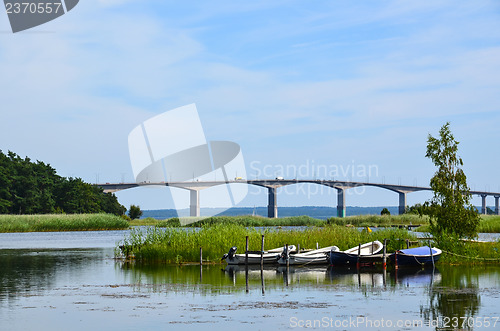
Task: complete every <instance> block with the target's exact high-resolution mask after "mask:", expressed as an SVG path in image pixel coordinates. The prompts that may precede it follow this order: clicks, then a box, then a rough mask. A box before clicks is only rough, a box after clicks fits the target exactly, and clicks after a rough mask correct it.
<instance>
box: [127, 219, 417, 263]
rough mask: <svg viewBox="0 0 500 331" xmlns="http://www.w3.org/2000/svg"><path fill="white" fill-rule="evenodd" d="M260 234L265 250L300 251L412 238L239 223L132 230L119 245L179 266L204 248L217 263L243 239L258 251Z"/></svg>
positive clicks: (393, 232) (145, 258) (392, 246)
mask: <svg viewBox="0 0 500 331" xmlns="http://www.w3.org/2000/svg"><path fill="white" fill-rule="evenodd" d="M262 235H264V236H265V249H270V248H276V247H281V246H284V245H285V244H290V245H300V247H301V248H315V247H316V244H318V245H319V246H320V247H327V246H333V245H335V246H338V247H339V248H340V249H341V250H345V249H348V248H351V247H355V246H357V245H358V244H359V243H365V242H369V241H373V240H380V241H383V240H384V239H386V238H387V239H390V241H389V243H388V249H389V250H396V249H399V248H401V247H402V242H401V241H398V240H397V239H404V238H409V239H411V240H415V237H414V236H413V235H412V234H411V233H408V231H406V230H400V229H385V230H379V231H374V232H372V233H368V232H366V231H359V230H357V229H352V228H347V227H343V226H335V225H333V226H325V227H311V228H307V229H304V230H290V229H285V228H283V229H279V228H269V229H255V228H246V227H245V226H243V225H239V224H214V225H204V226H203V227H202V228H201V229H182V228H164V229H162V228H159V227H155V228H149V229H147V230H146V231H141V230H140V229H133V230H132V231H131V233H130V236H129V237H127V238H125V239H124V240H123V242H121V243H120V244H119V247H120V250H121V252H122V253H124V254H125V255H134V256H135V258H136V260H138V261H142V262H164V263H182V262H195V261H199V249H200V246H201V247H202V248H203V258H204V260H208V261H211V262H219V261H220V257H221V256H222V255H223V254H224V253H227V251H228V250H229V248H230V247H232V246H237V247H238V252H239V253H242V252H244V250H245V237H246V236H248V237H249V249H250V250H260V249H261V239H262Z"/></svg>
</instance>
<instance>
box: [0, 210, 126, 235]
mask: <svg viewBox="0 0 500 331" xmlns="http://www.w3.org/2000/svg"><path fill="white" fill-rule="evenodd" d="M128 227H129V223H128V222H127V221H126V220H124V219H123V218H121V217H119V216H116V215H112V214H48V215H0V232H45V231H93V230H116V229H127V228H128Z"/></svg>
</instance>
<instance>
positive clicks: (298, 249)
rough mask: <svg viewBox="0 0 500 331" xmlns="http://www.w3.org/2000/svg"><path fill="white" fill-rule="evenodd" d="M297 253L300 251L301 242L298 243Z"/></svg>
mask: <svg viewBox="0 0 500 331" xmlns="http://www.w3.org/2000/svg"><path fill="white" fill-rule="evenodd" d="M297 253H300V244H297Z"/></svg>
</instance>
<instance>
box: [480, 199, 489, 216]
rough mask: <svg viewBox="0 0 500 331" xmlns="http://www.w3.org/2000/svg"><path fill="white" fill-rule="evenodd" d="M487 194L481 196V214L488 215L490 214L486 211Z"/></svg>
mask: <svg viewBox="0 0 500 331" xmlns="http://www.w3.org/2000/svg"><path fill="white" fill-rule="evenodd" d="M486 197H487V195H486V194H481V201H482V208H481V214H483V215H486V214H487V213H488V212H487V211H486Z"/></svg>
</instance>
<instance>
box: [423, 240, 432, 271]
mask: <svg viewBox="0 0 500 331" xmlns="http://www.w3.org/2000/svg"><path fill="white" fill-rule="evenodd" d="M428 243H429V251H430V253H431V261H432V268H434V255H433V254H432V246H431V241H430V240H429V241H428ZM424 265H425V263H424Z"/></svg>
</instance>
